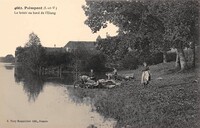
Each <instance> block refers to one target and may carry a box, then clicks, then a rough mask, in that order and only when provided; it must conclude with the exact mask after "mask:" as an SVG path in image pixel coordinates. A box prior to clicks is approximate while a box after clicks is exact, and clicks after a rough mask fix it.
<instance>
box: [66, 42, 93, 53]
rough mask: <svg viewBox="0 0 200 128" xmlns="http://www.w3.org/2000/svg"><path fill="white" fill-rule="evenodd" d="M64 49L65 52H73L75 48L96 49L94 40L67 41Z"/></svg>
mask: <svg viewBox="0 0 200 128" xmlns="http://www.w3.org/2000/svg"><path fill="white" fill-rule="evenodd" d="M64 49H65V51H66V52H73V51H75V50H77V49H78V50H81V49H82V50H88V51H96V42H94V41H69V42H68V43H67V44H66V45H65V46H64Z"/></svg>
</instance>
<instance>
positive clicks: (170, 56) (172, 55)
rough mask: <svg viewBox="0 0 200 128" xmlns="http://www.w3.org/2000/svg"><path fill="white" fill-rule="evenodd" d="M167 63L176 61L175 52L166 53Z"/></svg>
mask: <svg viewBox="0 0 200 128" xmlns="http://www.w3.org/2000/svg"><path fill="white" fill-rule="evenodd" d="M166 57H167V62H171V61H176V52H168V53H167V56H166Z"/></svg>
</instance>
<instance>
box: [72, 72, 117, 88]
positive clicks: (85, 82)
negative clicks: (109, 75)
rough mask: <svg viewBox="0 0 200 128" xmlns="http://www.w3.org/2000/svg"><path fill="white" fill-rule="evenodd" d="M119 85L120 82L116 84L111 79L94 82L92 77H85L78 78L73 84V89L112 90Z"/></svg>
mask: <svg viewBox="0 0 200 128" xmlns="http://www.w3.org/2000/svg"><path fill="white" fill-rule="evenodd" d="M120 85H121V83H120V82H116V81H115V80H113V79H99V80H97V81H95V80H94V78H93V77H89V76H87V75H82V76H79V80H78V81H76V82H75V83H74V87H75V88H78V87H80V88H114V87H116V86H120Z"/></svg>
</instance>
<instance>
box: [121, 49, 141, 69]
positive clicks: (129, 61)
mask: <svg viewBox="0 0 200 128" xmlns="http://www.w3.org/2000/svg"><path fill="white" fill-rule="evenodd" d="M138 64H139V62H138V58H137V56H136V54H135V53H130V54H128V55H126V56H125V57H124V59H122V66H123V68H124V69H131V70H132V69H136V68H137V67H138Z"/></svg>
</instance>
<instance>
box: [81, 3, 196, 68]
mask: <svg viewBox="0 0 200 128" xmlns="http://www.w3.org/2000/svg"><path fill="white" fill-rule="evenodd" d="M198 7H199V3H198V1H197V0H176V1H171V0H151V1H150V0H143V1H138V0H129V1H116V2H115V1H107V0H103V1H89V0H86V6H83V9H84V11H85V14H86V16H87V19H86V21H85V24H86V25H88V26H89V27H90V28H91V30H92V32H94V33H95V32H97V31H99V30H100V29H102V28H105V27H106V26H107V24H108V23H109V22H110V23H113V24H114V25H116V26H117V27H119V34H118V35H119V36H121V37H123V40H124V41H125V42H127V44H126V45H129V46H130V47H133V48H135V49H137V50H138V52H140V53H141V54H143V55H145V53H147V54H146V55H147V56H148V54H149V53H151V52H160V51H162V52H163V55H164V57H163V58H166V57H165V55H166V51H167V50H169V49H170V48H176V49H177V53H178V57H179V58H180V61H179V62H180V67H181V69H182V70H184V69H185V68H186V67H187V63H186V59H185V55H184V52H183V49H184V48H185V47H188V43H189V41H190V40H192V39H193V38H194V35H198V34H194V32H195V31H193V30H194V28H196V27H197V25H198V14H199V11H198V10H199V9H198ZM195 37H197V36H195ZM164 61H165V60H164Z"/></svg>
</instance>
